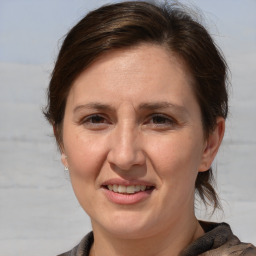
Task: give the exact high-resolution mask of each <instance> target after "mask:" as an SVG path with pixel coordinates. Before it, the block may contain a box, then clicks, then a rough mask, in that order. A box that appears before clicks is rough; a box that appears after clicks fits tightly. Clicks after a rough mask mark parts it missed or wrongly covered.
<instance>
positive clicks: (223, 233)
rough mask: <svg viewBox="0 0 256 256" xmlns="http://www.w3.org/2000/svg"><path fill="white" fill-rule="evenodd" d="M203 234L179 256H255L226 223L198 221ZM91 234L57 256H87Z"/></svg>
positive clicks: (254, 249) (254, 252)
mask: <svg viewBox="0 0 256 256" xmlns="http://www.w3.org/2000/svg"><path fill="white" fill-rule="evenodd" d="M200 225H201V226H202V228H203V229H204V231H205V234H204V235H203V236H202V237H200V238H198V239H197V240H195V241H194V242H193V243H191V244H190V245H189V246H188V247H187V248H185V249H184V250H183V251H182V252H181V254H180V256H197V255H200V256H221V255H223V256H228V255H230V256H231V255H232V256H256V248H255V247H254V246H253V245H252V244H248V243H242V242H240V240H239V239H238V238H237V237H236V236H234V235H233V233H232V231H231V228H230V226H229V225H228V224H226V223H213V222H203V221H200ZM93 240H94V239H93V232H90V233H88V234H87V235H86V236H85V237H84V238H83V239H82V240H81V242H80V243H79V244H78V245H77V246H76V247H74V248H73V249H72V250H71V251H69V252H66V253H63V254H60V255H59V256H89V252H90V248H91V246H92V244H93Z"/></svg>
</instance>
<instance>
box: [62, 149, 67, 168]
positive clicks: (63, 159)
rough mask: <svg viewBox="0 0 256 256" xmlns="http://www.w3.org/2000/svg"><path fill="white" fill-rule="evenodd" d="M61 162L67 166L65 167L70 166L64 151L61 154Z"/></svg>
mask: <svg viewBox="0 0 256 256" xmlns="http://www.w3.org/2000/svg"><path fill="white" fill-rule="evenodd" d="M61 162H62V164H63V165H64V166H65V168H68V161H67V156H66V155H65V154H64V153H62V154H61Z"/></svg>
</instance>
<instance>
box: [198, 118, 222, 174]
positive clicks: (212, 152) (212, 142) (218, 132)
mask: <svg viewBox="0 0 256 256" xmlns="http://www.w3.org/2000/svg"><path fill="white" fill-rule="evenodd" d="M224 132H225V119H224V118H223V117H218V118H217V120H216V127H215V129H214V131H212V132H211V133H210V135H209V137H208V138H207V140H206V143H205V148H204V152H203V155H202V161H201V164H200V166H199V170H198V171H199V172H204V171H207V170H209V169H210V167H211V165H212V162H213V160H214V158H215V156H216V154H217V152H218V150H219V147H220V144H221V142H222V139H223V136H224Z"/></svg>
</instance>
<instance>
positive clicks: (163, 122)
mask: <svg viewBox="0 0 256 256" xmlns="http://www.w3.org/2000/svg"><path fill="white" fill-rule="evenodd" d="M146 124H147V125H151V126H153V128H160V129H165V128H167V129H168V128H171V127H173V126H174V125H175V124H176V121H175V120H174V119H173V118H171V117H168V116H166V115H164V114H153V115H152V116H151V117H150V118H149V119H148V120H147V122H146Z"/></svg>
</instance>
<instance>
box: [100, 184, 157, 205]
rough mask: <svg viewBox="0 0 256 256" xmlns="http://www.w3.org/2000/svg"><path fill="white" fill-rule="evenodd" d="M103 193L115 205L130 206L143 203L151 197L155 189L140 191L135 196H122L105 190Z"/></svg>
mask: <svg viewBox="0 0 256 256" xmlns="http://www.w3.org/2000/svg"><path fill="white" fill-rule="evenodd" d="M103 192H104V194H105V195H106V197H107V198H108V200H109V201H111V202H112V203H115V204H122V205H130V204H136V203H139V202H142V201H144V200H146V199H147V198H149V197H150V195H151V193H152V192H153V189H151V190H146V191H140V192H137V193H135V194H121V193H116V192H114V191H111V190H108V189H105V188H103Z"/></svg>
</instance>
